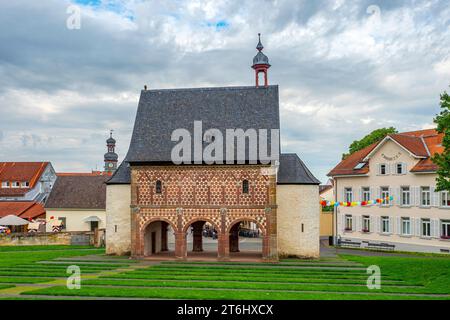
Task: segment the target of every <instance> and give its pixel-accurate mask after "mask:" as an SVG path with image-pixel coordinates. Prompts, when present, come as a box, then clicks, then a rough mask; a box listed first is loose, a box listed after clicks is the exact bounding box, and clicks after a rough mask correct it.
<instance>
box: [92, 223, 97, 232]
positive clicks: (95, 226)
mask: <svg viewBox="0 0 450 320" xmlns="http://www.w3.org/2000/svg"><path fill="white" fill-rule="evenodd" d="M95 229H98V221H91V231H95Z"/></svg>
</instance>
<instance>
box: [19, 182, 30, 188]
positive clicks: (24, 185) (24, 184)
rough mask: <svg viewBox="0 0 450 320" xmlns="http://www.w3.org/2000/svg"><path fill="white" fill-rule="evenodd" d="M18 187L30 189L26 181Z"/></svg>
mask: <svg viewBox="0 0 450 320" xmlns="http://www.w3.org/2000/svg"><path fill="white" fill-rule="evenodd" d="M20 186H21V187H22V188H29V187H30V183H29V182H28V181H25V182H22V183H21V184H20Z"/></svg>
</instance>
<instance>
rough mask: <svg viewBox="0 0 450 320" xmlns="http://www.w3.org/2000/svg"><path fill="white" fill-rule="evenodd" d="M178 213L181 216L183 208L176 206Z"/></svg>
mask: <svg viewBox="0 0 450 320" xmlns="http://www.w3.org/2000/svg"><path fill="white" fill-rule="evenodd" d="M176 211H177V215H179V216H181V215H182V214H183V208H176Z"/></svg>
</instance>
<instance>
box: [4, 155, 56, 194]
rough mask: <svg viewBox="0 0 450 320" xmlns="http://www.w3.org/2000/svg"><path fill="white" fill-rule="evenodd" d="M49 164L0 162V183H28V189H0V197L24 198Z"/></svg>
mask: <svg viewBox="0 0 450 320" xmlns="http://www.w3.org/2000/svg"><path fill="white" fill-rule="evenodd" d="M48 165H49V162H0V184H1V182H9V183H11V182H16V181H17V182H29V184H30V185H29V188H0V197H10V196H15V197H18V196H24V195H25V194H26V193H27V192H29V191H31V190H32V189H33V188H34V187H35V185H36V183H37V182H38V181H39V179H40V177H41V175H42V174H43V173H44V171H45V169H46V168H47V166H48Z"/></svg>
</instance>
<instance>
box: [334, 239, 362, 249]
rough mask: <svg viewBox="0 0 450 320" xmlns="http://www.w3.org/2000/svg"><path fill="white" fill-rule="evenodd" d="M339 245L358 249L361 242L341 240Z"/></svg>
mask: <svg viewBox="0 0 450 320" xmlns="http://www.w3.org/2000/svg"><path fill="white" fill-rule="evenodd" d="M339 245H340V246H341V247H352V248H360V247H361V242H356V241H346V240H341V241H339Z"/></svg>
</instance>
